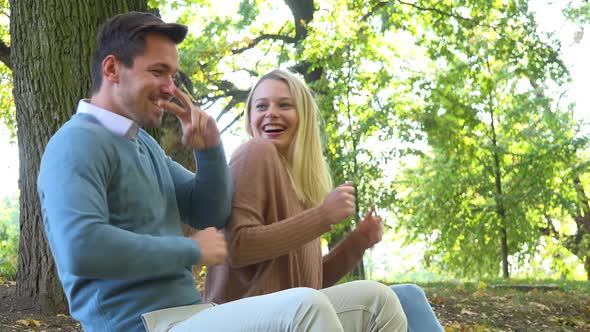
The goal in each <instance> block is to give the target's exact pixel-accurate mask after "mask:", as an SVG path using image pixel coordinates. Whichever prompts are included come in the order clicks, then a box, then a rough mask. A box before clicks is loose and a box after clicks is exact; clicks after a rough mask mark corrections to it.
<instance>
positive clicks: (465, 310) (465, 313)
mask: <svg viewBox="0 0 590 332" xmlns="http://www.w3.org/2000/svg"><path fill="white" fill-rule="evenodd" d="M461 314H462V315H470V316H474V315H477V314H476V313H475V312H473V311H469V310H467V309H465V308H463V309H461Z"/></svg>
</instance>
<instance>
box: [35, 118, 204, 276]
mask: <svg viewBox="0 0 590 332" xmlns="http://www.w3.org/2000/svg"><path fill="white" fill-rule="evenodd" d="M81 132H82V133H81ZM113 158H114V157H113ZM115 164H116V162H115V161H114V160H111V159H110V158H109V153H108V151H107V149H106V148H105V145H104V144H101V142H99V138H97V137H94V136H93V135H92V134H91V133H87V132H86V133H85V132H83V131H81V130H77V129H70V130H69V131H67V133H64V132H61V133H60V134H59V135H56V136H54V138H52V140H51V141H50V143H49V144H48V145H47V148H46V150H45V153H44V155H43V158H42V161H41V168H40V172H39V177H38V182H37V184H38V193H39V198H40V203H41V207H42V214H43V223H44V227H45V231H46V234H47V238H48V241H49V245H50V247H51V249H52V252H53V256H54V258H55V261H56V264H57V266H58V269H59V271H60V273H67V274H73V275H77V276H82V277H87V278H103V279H106V278H109V279H125V278H144V277H154V276H158V275H166V274H170V273H177V272H178V270H179V269H183V268H189V267H190V266H191V265H193V264H197V263H198V261H199V259H200V249H199V247H198V246H197V244H196V243H195V242H194V241H192V240H191V239H188V238H183V237H179V236H151V235H146V234H137V233H134V232H131V231H128V230H125V229H123V228H118V227H115V226H113V225H111V224H110V223H109V211H108V204H107V186H108V183H109V179H110V177H111V176H112V169H113V165H115Z"/></svg>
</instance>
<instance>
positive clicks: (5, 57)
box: [0, 40, 12, 70]
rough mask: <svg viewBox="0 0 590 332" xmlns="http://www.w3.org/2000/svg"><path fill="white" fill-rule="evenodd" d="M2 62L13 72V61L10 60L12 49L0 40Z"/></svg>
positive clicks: (0, 59) (0, 58)
mask: <svg viewBox="0 0 590 332" xmlns="http://www.w3.org/2000/svg"><path fill="white" fill-rule="evenodd" d="M0 62H3V63H4V64H5V65H6V67H8V68H9V69H10V70H12V61H11V60H10V47H9V46H8V45H6V43H4V41H2V40H0Z"/></svg>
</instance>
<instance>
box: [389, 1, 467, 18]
mask: <svg viewBox="0 0 590 332" xmlns="http://www.w3.org/2000/svg"><path fill="white" fill-rule="evenodd" d="M398 2H399V3H401V4H402V5H406V6H410V7H414V8H416V9H418V10H422V11H427V12H434V13H437V14H439V15H442V16H447V17H453V18H456V19H457V20H460V21H465V22H472V23H473V22H474V21H473V19H471V18H468V17H463V16H461V15H458V14H455V13H453V12H450V13H448V12H445V11H443V10H440V9H438V8H435V7H422V6H420V5H417V4H415V3H409V2H404V1H398Z"/></svg>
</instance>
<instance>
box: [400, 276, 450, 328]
mask: <svg viewBox="0 0 590 332" xmlns="http://www.w3.org/2000/svg"><path fill="white" fill-rule="evenodd" d="M391 289H393V291H394V292H395V294H397V297H398V298H399V301H400V302H401V304H402V308H403V309H404V313H405V314H406V317H407V318H408V331H409V332H437V331H444V329H443V327H442V325H440V322H439V321H438V319H437V318H436V315H435V314H434V311H432V307H431V306H430V303H428V299H427V298H426V294H424V291H423V290H422V288H420V287H418V286H416V285H414V284H401V285H393V286H391Z"/></svg>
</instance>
